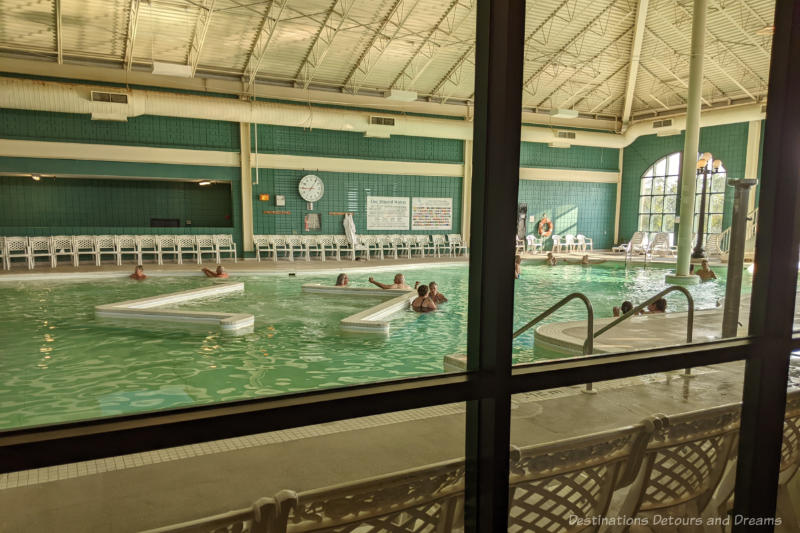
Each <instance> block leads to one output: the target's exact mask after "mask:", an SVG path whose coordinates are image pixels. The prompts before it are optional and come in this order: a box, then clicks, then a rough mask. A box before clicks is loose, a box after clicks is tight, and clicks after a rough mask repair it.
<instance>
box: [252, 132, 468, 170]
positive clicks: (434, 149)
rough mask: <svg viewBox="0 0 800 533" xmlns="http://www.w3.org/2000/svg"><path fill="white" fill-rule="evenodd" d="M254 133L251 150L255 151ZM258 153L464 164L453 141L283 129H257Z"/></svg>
mask: <svg viewBox="0 0 800 533" xmlns="http://www.w3.org/2000/svg"><path fill="white" fill-rule="evenodd" d="M251 130H255V127H254V126H251ZM255 138H256V136H255V133H253V135H252V139H253V140H252V143H251V144H252V150H255ZM258 151H259V153H271V154H290V155H306V156H318V157H345V158H356V159H383V160H387V161H424V162H427V163H463V162H464V142H463V141H460V140H455V139H434V138H430V137H406V136H403V135H393V136H392V137H390V138H388V139H378V138H375V137H364V134H363V133H358V132H350V131H332V130H316V129H315V130H309V129H305V128H291V127H286V126H262V125H259V126H258Z"/></svg>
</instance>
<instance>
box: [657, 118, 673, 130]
mask: <svg viewBox="0 0 800 533" xmlns="http://www.w3.org/2000/svg"><path fill="white" fill-rule="evenodd" d="M667 126H672V119H671V118H665V119H664V120H654V121H653V127H654V128H666V127H667Z"/></svg>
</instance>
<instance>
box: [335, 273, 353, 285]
mask: <svg viewBox="0 0 800 533" xmlns="http://www.w3.org/2000/svg"><path fill="white" fill-rule="evenodd" d="M348 283H350V278H348V277H347V274H345V273H344V272H342V273H341V274H339V275H338V276H336V286H337V287H347V284H348Z"/></svg>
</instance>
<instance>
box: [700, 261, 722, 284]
mask: <svg viewBox="0 0 800 533" xmlns="http://www.w3.org/2000/svg"><path fill="white" fill-rule="evenodd" d="M694 273H695V274H697V275H698V276H700V280H701V281H709V280H712V279H717V275H716V274H714V271H713V270H711V269H710V268H708V261H707V260H705V259H703V261H702V262H701V263H700V268H699V269H698V270H695V272H694Z"/></svg>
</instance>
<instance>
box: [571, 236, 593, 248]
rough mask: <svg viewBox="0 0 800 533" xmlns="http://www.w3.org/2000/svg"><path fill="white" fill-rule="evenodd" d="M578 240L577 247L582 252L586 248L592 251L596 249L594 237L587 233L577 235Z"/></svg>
mask: <svg viewBox="0 0 800 533" xmlns="http://www.w3.org/2000/svg"><path fill="white" fill-rule="evenodd" d="M575 239H576V240H577V241H578V242H577V248H578V250H580V251H581V252H585V251H586V250H589V251H592V250H594V243H593V241H592V239H590V238H589V237H587V236H586V235H581V234H580V233H579V234H577V235H576V236H575Z"/></svg>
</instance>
